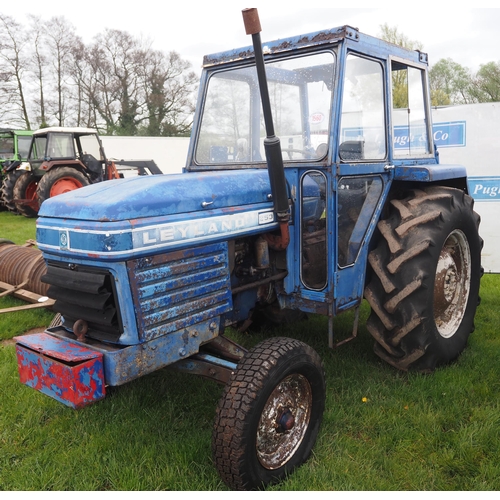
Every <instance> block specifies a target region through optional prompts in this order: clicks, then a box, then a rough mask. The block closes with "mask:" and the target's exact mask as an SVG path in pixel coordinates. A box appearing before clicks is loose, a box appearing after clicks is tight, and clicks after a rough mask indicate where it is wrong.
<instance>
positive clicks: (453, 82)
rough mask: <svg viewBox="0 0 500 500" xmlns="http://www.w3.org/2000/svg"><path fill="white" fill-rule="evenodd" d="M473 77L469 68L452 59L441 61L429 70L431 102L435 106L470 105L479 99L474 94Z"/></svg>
mask: <svg viewBox="0 0 500 500" xmlns="http://www.w3.org/2000/svg"><path fill="white" fill-rule="evenodd" d="M472 79H473V77H472V75H471V73H470V70H469V69H468V68H465V67H463V66H461V65H460V64H458V63H456V62H455V61H453V60H452V59H450V58H447V59H440V60H439V61H438V62H437V63H436V64H435V65H434V66H433V67H432V68H431V69H430V70H429V83H430V88H431V101H432V105H433V106H442V105H447V104H469V103H472V102H476V101H477V99H476V98H475V97H474V95H473V94H472V92H471V90H472V87H471V81H472Z"/></svg>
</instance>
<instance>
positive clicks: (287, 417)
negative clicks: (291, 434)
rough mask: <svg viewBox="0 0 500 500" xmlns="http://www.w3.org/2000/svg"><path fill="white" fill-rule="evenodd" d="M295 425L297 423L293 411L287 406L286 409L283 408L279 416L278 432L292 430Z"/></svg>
mask: <svg viewBox="0 0 500 500" xmlns="http://www.w3.org/2000/svg"><path fill="white" fill-rule="evenodd" d="M294 425H295V417H294V416H293V413H292V412H291V411H290V410H289V409H288V408H287V409H286V410H283V412H282V413H281V415H280V417H279V418H278V422H277V428H276V431H277V432H286V431H290V430H292V429H293V426H294Z"/></svg>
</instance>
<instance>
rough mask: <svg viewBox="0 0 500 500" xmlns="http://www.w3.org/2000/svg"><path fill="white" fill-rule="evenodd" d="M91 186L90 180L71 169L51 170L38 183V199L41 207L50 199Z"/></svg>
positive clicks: (58, 168)
mask: <svg viewBox="0 0 500 500" xmlns="http://www.w3.org/2000/svg"><path fill="white" fill-rule="evenodd" d="M89 184H90V180H89V178H88V177H87V176H86V175H85V174H83V173H82V172H80V171H79V170H77V169H76V168H71V167H57V168H52V169H51V170H49V171H48V172H47V173H46V174H45V175H44V176H43V177H42V178H41V179H40V182H39V183H38V188H37V192H36V195H37V198H38V203H39V204H40V206H41V205H42V203H43V202H44V201H45V200H47V199H48V198H52V197H54V196H57V195H59V194H63V193H67V192H69V191H73V190H75V189H79V188H81V187H83V186H88V185H89Z"/></svg>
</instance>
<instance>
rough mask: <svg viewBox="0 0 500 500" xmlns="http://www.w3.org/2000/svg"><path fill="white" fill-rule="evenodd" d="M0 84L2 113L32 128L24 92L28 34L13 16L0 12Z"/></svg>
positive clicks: (22, 125) (17, 122)
mask: <svg viewBox="0 0 500 500" xmlns="http://www.w3.org/2000/svg"><path fill="white" fill-rule="evenodd" d="M0 27H3V29H2V37H1V38H0V85H1V89H0V90H1V96H2V97H1V100H0V107H1V108H2V114H3V115H6V116H11V117H12V121H13V122H15V123H16V124H21V127H25V128H26V129H28V130H30V129H31V123H30V119H29V113H28V105H27V100H26V91H25V73H26V71H27V69H28V55H27V51H26V45H27V43H28V36H27V34H26V31H25V30H24V29H23V27H22V26H21V25H20V24H19V23H17V22H16V21H15V20H14V19H13V18H12V17H10V16H6V15H3V14H0Z"/></svg>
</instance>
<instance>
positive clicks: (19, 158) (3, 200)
mask: <svg viewBox="0 0 500 500" xmlns="http://www.w3.org/2000/svg"><path fill="white" fill-rule="evenodd" d="M32 135H33V132H31V131H30V130H14V129H10V128H0V210H10V211H12V212H17V209H16V205H15V203H14V201H13V190H14V184H15V183H16V181H17V179H18V178H19V176H20V175H21V173H22V172H23V170H22V164H23V162H26V161H27V159H28V152H29V148H30V143H31V137H32Z"/></svg>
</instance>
